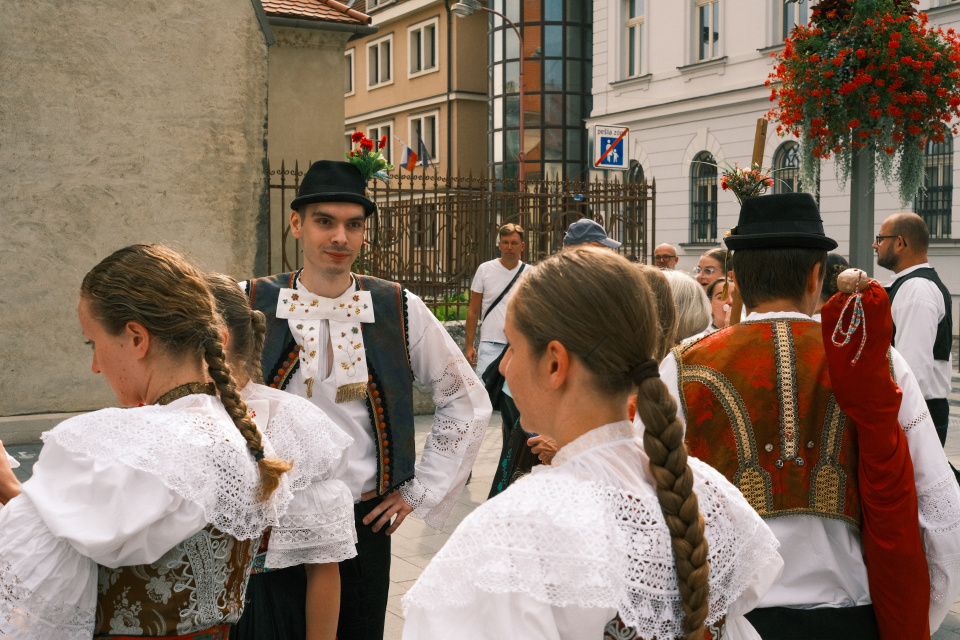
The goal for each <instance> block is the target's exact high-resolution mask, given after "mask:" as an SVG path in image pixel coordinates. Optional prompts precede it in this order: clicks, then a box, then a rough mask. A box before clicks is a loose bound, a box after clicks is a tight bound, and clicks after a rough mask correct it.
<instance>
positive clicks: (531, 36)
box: [510, 25, 543, 59]
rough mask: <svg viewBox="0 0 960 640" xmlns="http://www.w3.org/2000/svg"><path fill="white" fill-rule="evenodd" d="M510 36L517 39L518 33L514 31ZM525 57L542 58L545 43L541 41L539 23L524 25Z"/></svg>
mask: <svg viewBox="0 0 960 640" xmlns="http://www.w3.org/2000/svg"><path fill="white" fill-rule="evenodd" d="M510 36H511V37H513V39H514V41H516V39H517V38H516V34H514V33H513V32H512V31H511V33H510ZM523 57H524V58H534V59H537V58H542V57H543V43H542V41H541V31H540V27H539V26H537V25H533V26H531V25H526V26H524V27H523Z"/></svg>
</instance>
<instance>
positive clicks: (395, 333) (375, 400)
mask: <svg viewBox="0 0 960 640" xmlns="http://www.w3.org/2000/svg"><path fill="white" fill-rule="evenodd" d="M298 275H299V272H295V273H284V274H280V275H276V276H267V277H265V278H256V279H253V280H250V281H249V282H247V284H246V288H247V291H246V293H247V297H248V298H249V299H250V306H251V307H252V308H253V309H256V310H258V311H262V312H263V314H264V315H265V316H266V318H267V335H266V340H265V342H264V345H263V352H262V354H261V356H260V367H261V370H262V371H263V383H264V384H265V385H268V386H270V387H273V388H275V389H285V388H286V386H287V384H288V383H289V382H290V377H291V375H292V374H293V372H294V371H296V370H297V368H298V367H299V366H300V359H299V356H298V346H297V343H296V341H295V340H294V339H293V335H292V334H291V333H290V326H289V324H288V323H287V320H286V318H277V300H278V299H279V297H280V290H281V289H294V288H296V281H297V276H298ZM354 277H356V279H357V282H358V283H359V284H360V289H361V290H364V291H369V292H370V295H371V297H372V299H373V315H374V318H375V320H376V321H375V322H372V323H361V325H360V329H361V331H362V332H363V346H364V349H365V351H366V357H367V377H368V380H367V386H368V391H369V394H368V398H367V409H368V411H369V413H370V424H371V425H372V426H373V430H374V433H373V439H374V441H375V442H376V444H377V494H378V495H385V494H386V493H389V492H390V491H392V490H393V489H396V488H398V487H399V486H400V485H402V484H403V483H404V482H406V481H407V480H410V479H411V478H413V475H414V465H415V464H416V446H415V442H414V426H413V372H412V371H411V369H410V353H409V348H408V346H407V345H408V342H409V340H408V333H409V332H408V329H407V317H408V316H407V298H406V295H405V294H404V290H403V287H401V286H400V285H398V284H397V283H395V282H390V281H388V280H381V279H380V278H373V277H370V276H356V275H355V276H354Z"/></svg>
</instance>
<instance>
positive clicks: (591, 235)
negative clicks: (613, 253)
mask: <svg viewBox="0 0 960 640" xmlns="http://www.w3.org/2000/svg"><path fill="white" fill-rule="evenodd" d="M588 242H599V243H600V244H602V245H603V246H605V247H610V248H611V249H616V248H617V247H619V246H620V243H619V242H617V241H616V240H611V239H610V238H608V237H607V232H606V231H604V230H603V227H601V226H600V225H599V224H597V223H596V222H594V221H593V220H590V219H589V218H583V219H581V220H577V221H576V222H574V223H573V224H571V225H570V226H569V227H567V233H566V235H564V236H563V244H565V245H567V246H568V247H570V246H573V245H578V244H587V243H588Z"/></svg>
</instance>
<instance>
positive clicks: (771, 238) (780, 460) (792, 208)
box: [660, 194, 960, 640]
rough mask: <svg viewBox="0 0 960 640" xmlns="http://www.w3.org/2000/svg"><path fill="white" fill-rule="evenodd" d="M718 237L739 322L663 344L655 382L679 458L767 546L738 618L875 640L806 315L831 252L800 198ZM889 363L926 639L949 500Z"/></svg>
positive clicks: (772, 634) (815, 339) (954, 507)
mask: <svg viewBox="0 0 960 640" xmlns="http://www.w3.org/2000/svg"><path fill="white" fill-rule="evenodd" d="M725 241H726V244H727V247H728V248H729V249H731V250H733V255H732V259H731V266H732V268H733V271H734V275H735V279H736V284H737V287H738V289H739V290H740V293H741V296H742V298H743V302H744V306H745V307H746V310H747V312H748V315H747V317H746V319H745V321H744V322H742V323H740V324H738V325H735V326H733V327H730V328H728V329H724V330H721V331H718V332H716V333H714V334H711V335H709V336H707V337H704V338H702V339H700V340H697V341H694V342H691V343H686V344H683V345H680V346H679V347H677V348H675V349H674V350H673V351H672V352H671V354H670V355H668V356H667V358H665V359H664V361H663V363H662V365H661V368H660V373H661V376H662V378H663V380H664V383H665V384H666V385H667V387H668V388H669V389H670V390H671V393H672V394H673V395H674V397H676V398H677V399H678V400H679V402H678V404H679V407H680V409H679V411H678V414H679V417H680V419H681V420H683V421H685V423H686V429H687V430H686V442H687V447H688V449H689V452H690V455H693V456H696V457H698V458H700V459H702V460H704V461H705V462H707V463H708V464H710V465H712V466H713V467H715V468H716V469H717V470H718V471H720V472H721V473H722V474H724V475H725V476H726V477H727V478H728V479H729V480H731V481H732V482H733V483H734V484H736V485H737V486H738V487H739V488H740V490H741V491H742V492H743V494H744V497H746V499H747V501H748V502H750V504H751V505H752V506H753V507H754V508H755V509H756V510H757V511H758V512H759V513H760V514H761V515H762V516H763V517H764V519H765V521H766V523H767V524H768V525H769V526H770V528H771V530H772V531H773V532H774V534H775V535H776V536H777V538H778V540H779V541H780V543H781V547H780V554H781V555H782V556H783V559H784V569H783V574H782V576H781V577H780V579H779V580H777V582H775V583H774V584H773V586H772V587H771V588H770V590H769V591H768V592H767V593H766V595H765V596H764V597H763V598H762V599H761V600H760V602H759V603H758V604H756V603H754V604H756V606H757V607H758V608H757V609H755V610H754V611H753V612H752V613H751V614H749V615H748V616H747V618H748V619H749V620H750V621H751V623H753V625H754V626H755V627H756V629H757V631H758V632H759V633H760V635H761V636H762V637H763V638H765V639H769V638H777V639H791V638H813V637H815V638H822V639H829V638H837V639H841V638H842V639H843V640H854V639H859V638H871V639H874V638H879V630H878V627H877V622H876V618H875V614H874V611H873V608H872V604H871V595H870V589H869V584H868V579H867V571H866V566H865V564H864V558H863V550H862V542H861V536H860V527H861V525H862V522H863V520H862V512H861V502H860V493H859V491H858V471H859V469H858V446H857V439H856V429H855V428H854V426H853V425H852V424H851V423H850V422H849V420H848V419H847V417H846V416H845V415H844V414H843V412H842V411H841V410H840V408H839V407H838V406H837V402H836V400H835V399H834V396H833V391H832V388H831V384H830V378H829V372H828V369H827V360H826V354H825V351H824V346H823V337H822V334H821V327H820V325H819V323H817V322H815V321H814V320H812V319H811V317H810V316H811V315H812V314H813V313H814V310H815V309H816V306H817V303H818V298H819V296H820V290H821V287H822V284H823V277H824V266H825V264H826V258H827V251H828V250H831V249H834V248H836V247H837V243H836V242H835V241H834V240H832V239H830V238H828V237H826V235H824V231H823V224H822V222H821V220H820V215H819V211H818V210H817V206H816V203H815V202H814V200H813V198H812V197H811V196H810V195H808V194H780V195H770V196H761V197H756V198H749V199H747V200H746V201H745V202H744V204H743V207H742V209H741V211H740V220H739V224H738V225H737V226H736V227H734V228H733V229H732V230H731V232H730V234H728V236H727V237H726V238H725ZM867 330H868V331H869V328H868V329H867ZM891 358H892V363H893V369H894V371H895V376H896V382H897V383H898V384H899V385H900V388H901V389H902V390H903V401H902V403H901V405H900V412H899V416H898V417H899V421H900V424H901V425H903V426H904V430H905V431H907V441H908V443H909V448H910V454H912V457H913V461H914V468H915V469H917V475H916V490H917V495H918V497H919V504H920V513H919V525H920V528H921V531H922V536H923V543H924V549H925V552H926V556H927V562H928V565H929V567H930V571H931V575H936V579H935V580H932V581H931V601H930V611H929V618H930V625H931V630H934V629H936V627H937V626H938V625H939V623H940V621H942V619H943V617H944V616H945V615H946V612H947V609H948V608H949V606H950V603H952V602H953V601H954V598H955V597H956V594H957V587H958V585H956V584H954V582H955V579H953V578H951V577H946V576H949V575H950V573H951V571H952V572H953V573H956V571H955V567H956V566H957V565H956V563H957V562H958V561H960V555H958V553H960V541H958V539H957V529H958V528H960V494H958V493H957V491H955V490H953V487H950V488H948V487H947V485H946V484H941V483H940V476H943V478H946V479H949V478H950V476H949V473H950V470H949V467H948V465H947V462H946V458H945V456H943V454H942V452H939V451H938V449H939V440H937V439H936V433H935V430H934V429H933V424H932V422H931V421H930V419H929V415H928V414H926V411H925V409H926V407H925V405H924V404H923V400H922V396H921V395H920V393H919V388H918V387H917V385H916V381H915V380H914V379H913V378H912V375H911V374H910V372H909V368H908V367H906V366H905V363H904V362H903V359H902V358H901V357H900V356H899V354H896V353H895V352H894V353H893V354H892V356H891ZM865 393H869V390H865ZM938 453H939V456H938V455H937V454H938ZM923 466H927V467H928V469H926V470H921V467H923ZM952 484H953V485H954V487H955V484H956V483H952ZM908 489H909V486H908ZM925 501H926V502H925ZM939 501H943V502H940V504H949V505H951V506H950V507H947V508H946V509H944V510H943V511H942V512H938V510H937V508H935V507H931V506H930V505H932V504H936V503H937V502H939ZM943 525H946V526H947V527H948V528H949V527H953V528H954V531H953V532H950V533H947V532H945V531H944V530H943V529H942V527H943ZM904 588H908V586H907V585H904Z"/></svg>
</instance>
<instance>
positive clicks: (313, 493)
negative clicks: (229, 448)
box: [243, 383, 357, 569]
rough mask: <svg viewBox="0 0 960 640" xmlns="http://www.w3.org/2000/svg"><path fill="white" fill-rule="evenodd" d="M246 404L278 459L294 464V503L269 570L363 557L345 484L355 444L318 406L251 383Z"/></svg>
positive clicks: (274, 538)
mask: <svg viewBox="0 0 960 640" xmlns="http://www.w3.org/2000/svg"><path fill="white" fill-rule="evenodd" d="M243 396H244V400H245V401H246V402H247V406H248V408H249V410H250V411H251V414H252V416H253V419H254V421H256V422H257V426H258V427H260V428H261V429H262V430H263V431H264V433H265V434H266V435H267V437H268V438H269V439H270V442H271V443H272V444H273V447H274V448H275V450H276V452H277V455H278V456H279V457H281V458H283V459H285V460H289V461H291V462H293V469H292V470H291V471H289V472H288V474H287V475H288V476H289V478H288V479H289V482H290V488H291V490H292V491H293V500H292V501H291V502H290V505H289V506H288V507H287V510H286V513H284V514H283V515H282V516H280V519H279V522H278V524H277V525H275V526H274V527H273V529H272V531H271V532H270V544H269V545H268V547H267V556H266V560H265V562H266V566H267V567H268V568H271V569H283V568H286V567H292V566H296V565H298V564H308V563H309V564H325V563H331V562H340V561H341V560H347V559H348V558H352V557H354V556H356V555H357V552H356V542H357V534H356V530H355V525H354V517H353V496H352V494H351V493H350V489H349V488H347V485H346V484H345V483H344V482H343V481H341V480H339V479H338V478H339V476H340V475H341V474H342V472H343V467H344V464H345V461H344V457H343V453H344V451H345V450H346V448H347V447H348V446H349V445H350V444H351V443H352V442H353V438H351V437H350V436H348V435H347V434H346V433H345V432H344V431H343V430H342V429H341V428H340V427H338V426H337V425H336V424H335V423H334V422H333V421H332V420H330V418H329V417H327V415H326V414H325V413H324V412H323V411H321V410H320V409H319V408H318V407H317V406H316V405H314V404H313V403H312V402H309V401H308V400H305V399H303V398H300V397H298V396H295V395H293V394H290V393H286V392H284V391H279V390H277V389H271V388H269V387H265V386H263V385H259V384H254V383H250V384H249V385H247V387H245V388H244V390H243Z"/></svg>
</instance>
